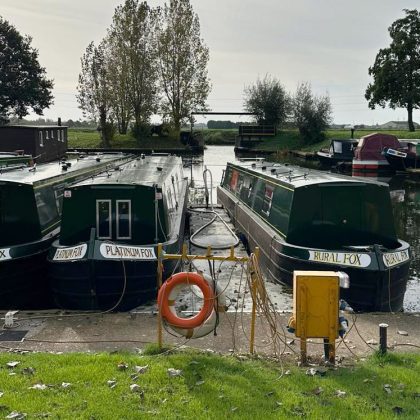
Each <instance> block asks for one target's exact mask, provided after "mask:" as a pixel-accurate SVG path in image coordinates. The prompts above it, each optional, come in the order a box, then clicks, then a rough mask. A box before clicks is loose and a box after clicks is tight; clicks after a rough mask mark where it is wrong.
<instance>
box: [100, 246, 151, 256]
mask: <svg viewBox="0 0 420 420" xmlns="http://www.w3.org/2000/svg"><path fill="white" fill-rule="evenodd" d="M99 250H100V252H101V255H102V256H103V257H104V258H110V259H118V260H156V254H155V249H154V248H153V247H144V246H143V247H139V246H126V245H114V244H101V246H100V248H99Z"/></svg>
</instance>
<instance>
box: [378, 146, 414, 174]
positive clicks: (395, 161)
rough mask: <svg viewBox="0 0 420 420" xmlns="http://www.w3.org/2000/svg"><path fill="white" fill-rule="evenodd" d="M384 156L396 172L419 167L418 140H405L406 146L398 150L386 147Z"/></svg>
mask: <svg viewBox="0 0 420 420" xmlns="http://www.w3.org/2000/svg"><path fill="white" fill-rule="evenodd" d="M385 158H386V160H387V161H388V163H389V164H390V165H391V167H392V168H393V169H394V170H395V171H398V172H405V171H406V170H407V169H410V168H412V169H416V168H420V141H412V140H411V141H407V146H406V147H405V148H404V149H400V150H396V149H392V148H388V149H386V150H385Z"/></svg>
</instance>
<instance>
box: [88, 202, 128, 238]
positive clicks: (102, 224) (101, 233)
mask: <svg viewBox="0 0 420 420" xmlns="http://www.w3.org/2000/svg"><path fill="white" fill-rule="evenodd" d="M131 232H132V215H131V200H109V199H108V200H105V199H100V200H96V236H97V238H98V239H111V240H123V239H131V238H132V233H131Z"/></svg>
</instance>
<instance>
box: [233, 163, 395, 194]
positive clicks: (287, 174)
mask: <svg viewBox="0 0 420 420" xmlns="http://www.w3.org/2000/svg"><path fill="white" fill-rule="evenodd" d="M228 165H232V166H233V167H237V168H240V169H243V170H245V171H246V172H248V173H250V174H251V175H254V176H259V177H262V178H264V179H267V180H270V181H271V182H272V183H273V184H280V185H283V186H287V187H289V188H291V189H296V188H300V187H306V186H308V185H315V184H327V183H340V184H342V183H347V184H376V185H383V186H387V184H385V183H382V182H378V181H374V180H371V179H365V178H357V177H351V176H346V175H341V174H335V173H331V172H325V171H317V170H315V169H308V168H303V167H300V166H295V165H289V164H281V163H275V162H266V161H262V160H258V161H254V162H251V161H249V160H248V161H246V162H241V163H228ZM254 165H255V166H254Z"/></svg>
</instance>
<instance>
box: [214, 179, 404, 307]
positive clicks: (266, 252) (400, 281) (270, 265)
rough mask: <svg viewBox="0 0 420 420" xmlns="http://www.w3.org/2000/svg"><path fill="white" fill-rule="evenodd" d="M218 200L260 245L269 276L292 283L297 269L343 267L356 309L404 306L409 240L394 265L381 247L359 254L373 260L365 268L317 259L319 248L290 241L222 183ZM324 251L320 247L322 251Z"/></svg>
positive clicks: (346, 291)
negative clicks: (313, 256) (314, 257)
mask: <svg viewBox="0 0 420 420" xmlns="http://www.w3.org/2000/svg"><path fill="white" fill-rule="evenodd" d="M218 201H219V202H220V203H222V204H223V205H224V207H225V208H226V209H227V211H228V212H229V214H230V216H231V218H232V220H233V222H234V224H235V226H236V227H237V228H238V229H239V230H240V231H241V232H242V233H243V234H244V235H245V236H246V238H247V240H248V242H249V246H250V248H251V249H254V248H255V247H259V249H260V260H261V266H262V269H263V271H265V274H266V275H267V276H268V279H269V280H271V281H275V282H280V283H283V284H286V285H288V286H292V285H293V271H295V270H322V271H344V272H345V273H347V274H348V275H349V277H350V289H341V294H342V298H344V299H346V300H347V302H348V303H349V304H350V306H352V307H353V308H354V309H355V310H356V311H370V312H372V311H384V312H389V311H400V310H401V309H402V305H403V300H404V294H405V291H406V286H407V279H408V270H409V264H410V258H409V256H410V250H409V246H408V244H406V243H404V242H402V241H401V247H400V249H399V250H397V252H403V253H405V255H406V256H407V260H406V261H404V262H402V263H401V264H396V265H394V266H391V267H386V266H385V264H384V262H383V261H382V260H383V254H380V252H379V250H378V249H373V250H370V251H363V253H362V254H360V253H358V254H357V255H365V256H366V258H369V260H370V261H371V264H370V265H369V266H367V267H365V268H360V267H357V268H356V267H351V266H348V265H340V264H338V263H334V264H331V263H328V262H316V261H313V260H310V259H309V255H310V253H311V252H314V251H315V252H317V251H316V250H310V249H308V248H303V247H299V246H294V245H291V244H288V243H287V242H285V241H284V240H283V238H282V237H281V235H279V234H278V233H277V232H276V231H275V230H274V229H272V228H271V227H270V226H268V225H267V224H266V223H265V222H264V221H263V220H261V219H260V218H259V217H258V216H256V215H255V213H254V212H253V211H252V210H251V209H249V208H248V207H247V206H246V205H245V204H243V203H241V202H239V201H238V200H237V198H235V197H234V196H233V195H232V194H230V193H229V192H227V191H225V190H224V189H223V188H221V187H219V188H218ZM324 251H325V250H320V253H323V252H324ZM339 253H340V254H341V255H343V250H340V251H337V252H335V251H333V252H331V251H327V254H328V255H330V256H332V257H333V256H334V255H338V254H339ZM346 255H355V254H350V253H348V254H346Z"/></svg>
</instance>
